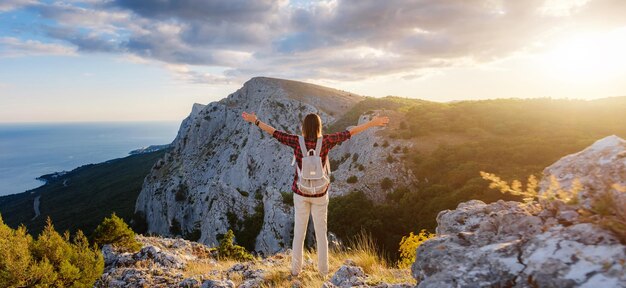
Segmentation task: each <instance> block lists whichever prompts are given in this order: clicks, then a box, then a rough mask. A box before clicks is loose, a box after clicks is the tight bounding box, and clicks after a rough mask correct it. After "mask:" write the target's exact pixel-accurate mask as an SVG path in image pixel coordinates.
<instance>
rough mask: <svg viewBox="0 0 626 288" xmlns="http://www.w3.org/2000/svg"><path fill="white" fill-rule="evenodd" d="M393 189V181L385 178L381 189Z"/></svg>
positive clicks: (381, 183)
mask: <svg viewBox="0 0 626 288" xmlns="http://www.w3.org/2000/svg"><path fill="white" fill-rule="evenodd" d="M391 187H393V181H392V180H391V179H389V178H388V177H385V178H383V181H381V182H380V188H382V189H384V190H387V189H390V188H391Z"/></svg>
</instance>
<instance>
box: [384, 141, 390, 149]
mask: <svg viewBox="0 0 626 288" xmlns="http://www.w3.org/2000/svg"><path fill="white" fill-rule="evenodd" d="M387 147H389V142H387V140H385V142H383V148H387Z"/></svg>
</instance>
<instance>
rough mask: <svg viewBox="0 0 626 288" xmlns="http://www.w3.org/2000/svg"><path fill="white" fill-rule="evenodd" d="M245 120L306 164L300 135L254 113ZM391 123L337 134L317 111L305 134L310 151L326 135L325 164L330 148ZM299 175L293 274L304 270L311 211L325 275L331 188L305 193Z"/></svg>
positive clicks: (383, 121)
mask: <svg viewBox="0 0 626 288" xmlns="http://www.w3.org/2000/svg"><path fill="white" fill-rule="evenodd" d="M241 116H242V117H243V119H244V120H245V121H247V122H250V123H254V124H255V125H257V126H259V127H260V128H261V129H262V130H263V131H265V132H267V133H269V134H271V135H272V136H273V137H274V138H276V139H277V140H278V141H279V142H280V143H283V144H285V145H287V146H289V147H291V148H293V149H294V156H295V159H296V162H297V165H298V167H302V152H301V149H300V144H299V141H298V136H297V135H293V134H288V133H285V132H283V131H278V130H276V129H274V127H272V126H270V125H268V124H266V123H263V122H261V121H260V120H258V119H257V117H256V115H255V114H254V113H247V112H243V113H242V115H241ZM387 123H389V118H388V117H378V116H376V117H374V118H373V119H372V120H371V121H369V122H367V123H364V124H361V125H359V126H356V127H353V128H351V129H350V130H346V131H343V132H337V133H333V134H327V135H322V120H321V119H320V117H319V116H318V115H317V114H308V115H306V117H304V121H302V127H301V128H302V136H304V140H305V146H306V151H309V149H315V145H316V142H317V138H318V137H323V138H322V148H321V151H320V155H319V156H320V157H321V159H322V163H326V157H328V152H329V151H330V149H332V148H333V147H335V145H337V144H339V143H341V142H343V141H346V140H348V139H350V137H351V136H353V135H356V134H358V133H361V132H363V131H365V130H367V129H368V128H371V127H376V126H385V125H387ZM297 182H298V174H297V173H296V174H295V177H294V180H293V185H292V186H291V190H292V191H293V192H294V193H295V194H294V195H293V203H294V208H295V213H294V214H295V219H294V229H293V246H292V251H293V252H292V259H291V274H292V275H294V276H297V275H298V274H300V272H301V271H302V250H303V247H304V236H305V233H306V228H307V224H308V221H309V214H312V216H313V226H314V227H315V239H316V242H317V260H318V264H317V265H318V269H319V272H320V274H322V275H323V276H325V275H326V274H328V239H327V237H326V215H327V211H328V193H327V192H328V188H326V190H325V191H323V192H321V193H318V194H313V195H311V194H305V193H302V192H301V191H299V189H298V185H297Z"/></svg>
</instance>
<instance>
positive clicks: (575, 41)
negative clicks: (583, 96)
mask: <svg viewBox="0 0 626 288" xmlns="http://www.w3.org/2000/svg"><path fill="white" fill-rule="evenodd" d="M624 51H626V28H621V29H617V30H614V31H611V32H608V33H606V32H605V33H588V34H579V35H575V36H572V37H569V38H567V39H565V40H563V41H561V42H560V43H559V44H557V45H556V47H555V48H554V49H553V50H551V51H549V52H548V53H546V54H544V55H543V56H542V57H541V59H540V60H541V61H542V63H543V65H545V66H546V68H545V71H546V72H547V73H548V74H550V76H552V77H554V78H556V79H559V80H562V81H567V82H588V83H595V82H600V81H607V80H611V79H615V78H617V77H619V76H620V75H624V74H626V58H624V57H623V54H624Z"/></svg>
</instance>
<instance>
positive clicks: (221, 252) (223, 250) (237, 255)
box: [217, 229, 254, 261]
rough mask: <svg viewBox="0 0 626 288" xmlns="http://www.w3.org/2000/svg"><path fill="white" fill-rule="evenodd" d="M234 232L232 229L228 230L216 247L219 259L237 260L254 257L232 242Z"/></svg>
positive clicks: (247, 259) (248, 259)
mask: <svg viewBox="0 0 626 288" xmlns="http://www.w3.org/2000/svg"><path fill="white" fill-rule="evenodd" d="M234 241H235V233H233V230H230V229H229V230H228V232H226V235H224V238H222V240H220V245H219V246H218V247H217V255H218V257H219V258H220V259H233V260H237V261H250V260H252V259H254V257H253V256H252V254H250V253H248V251H246V248H243V247H241V246H239V245H236V244H235V243H234Z"/></svg>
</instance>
